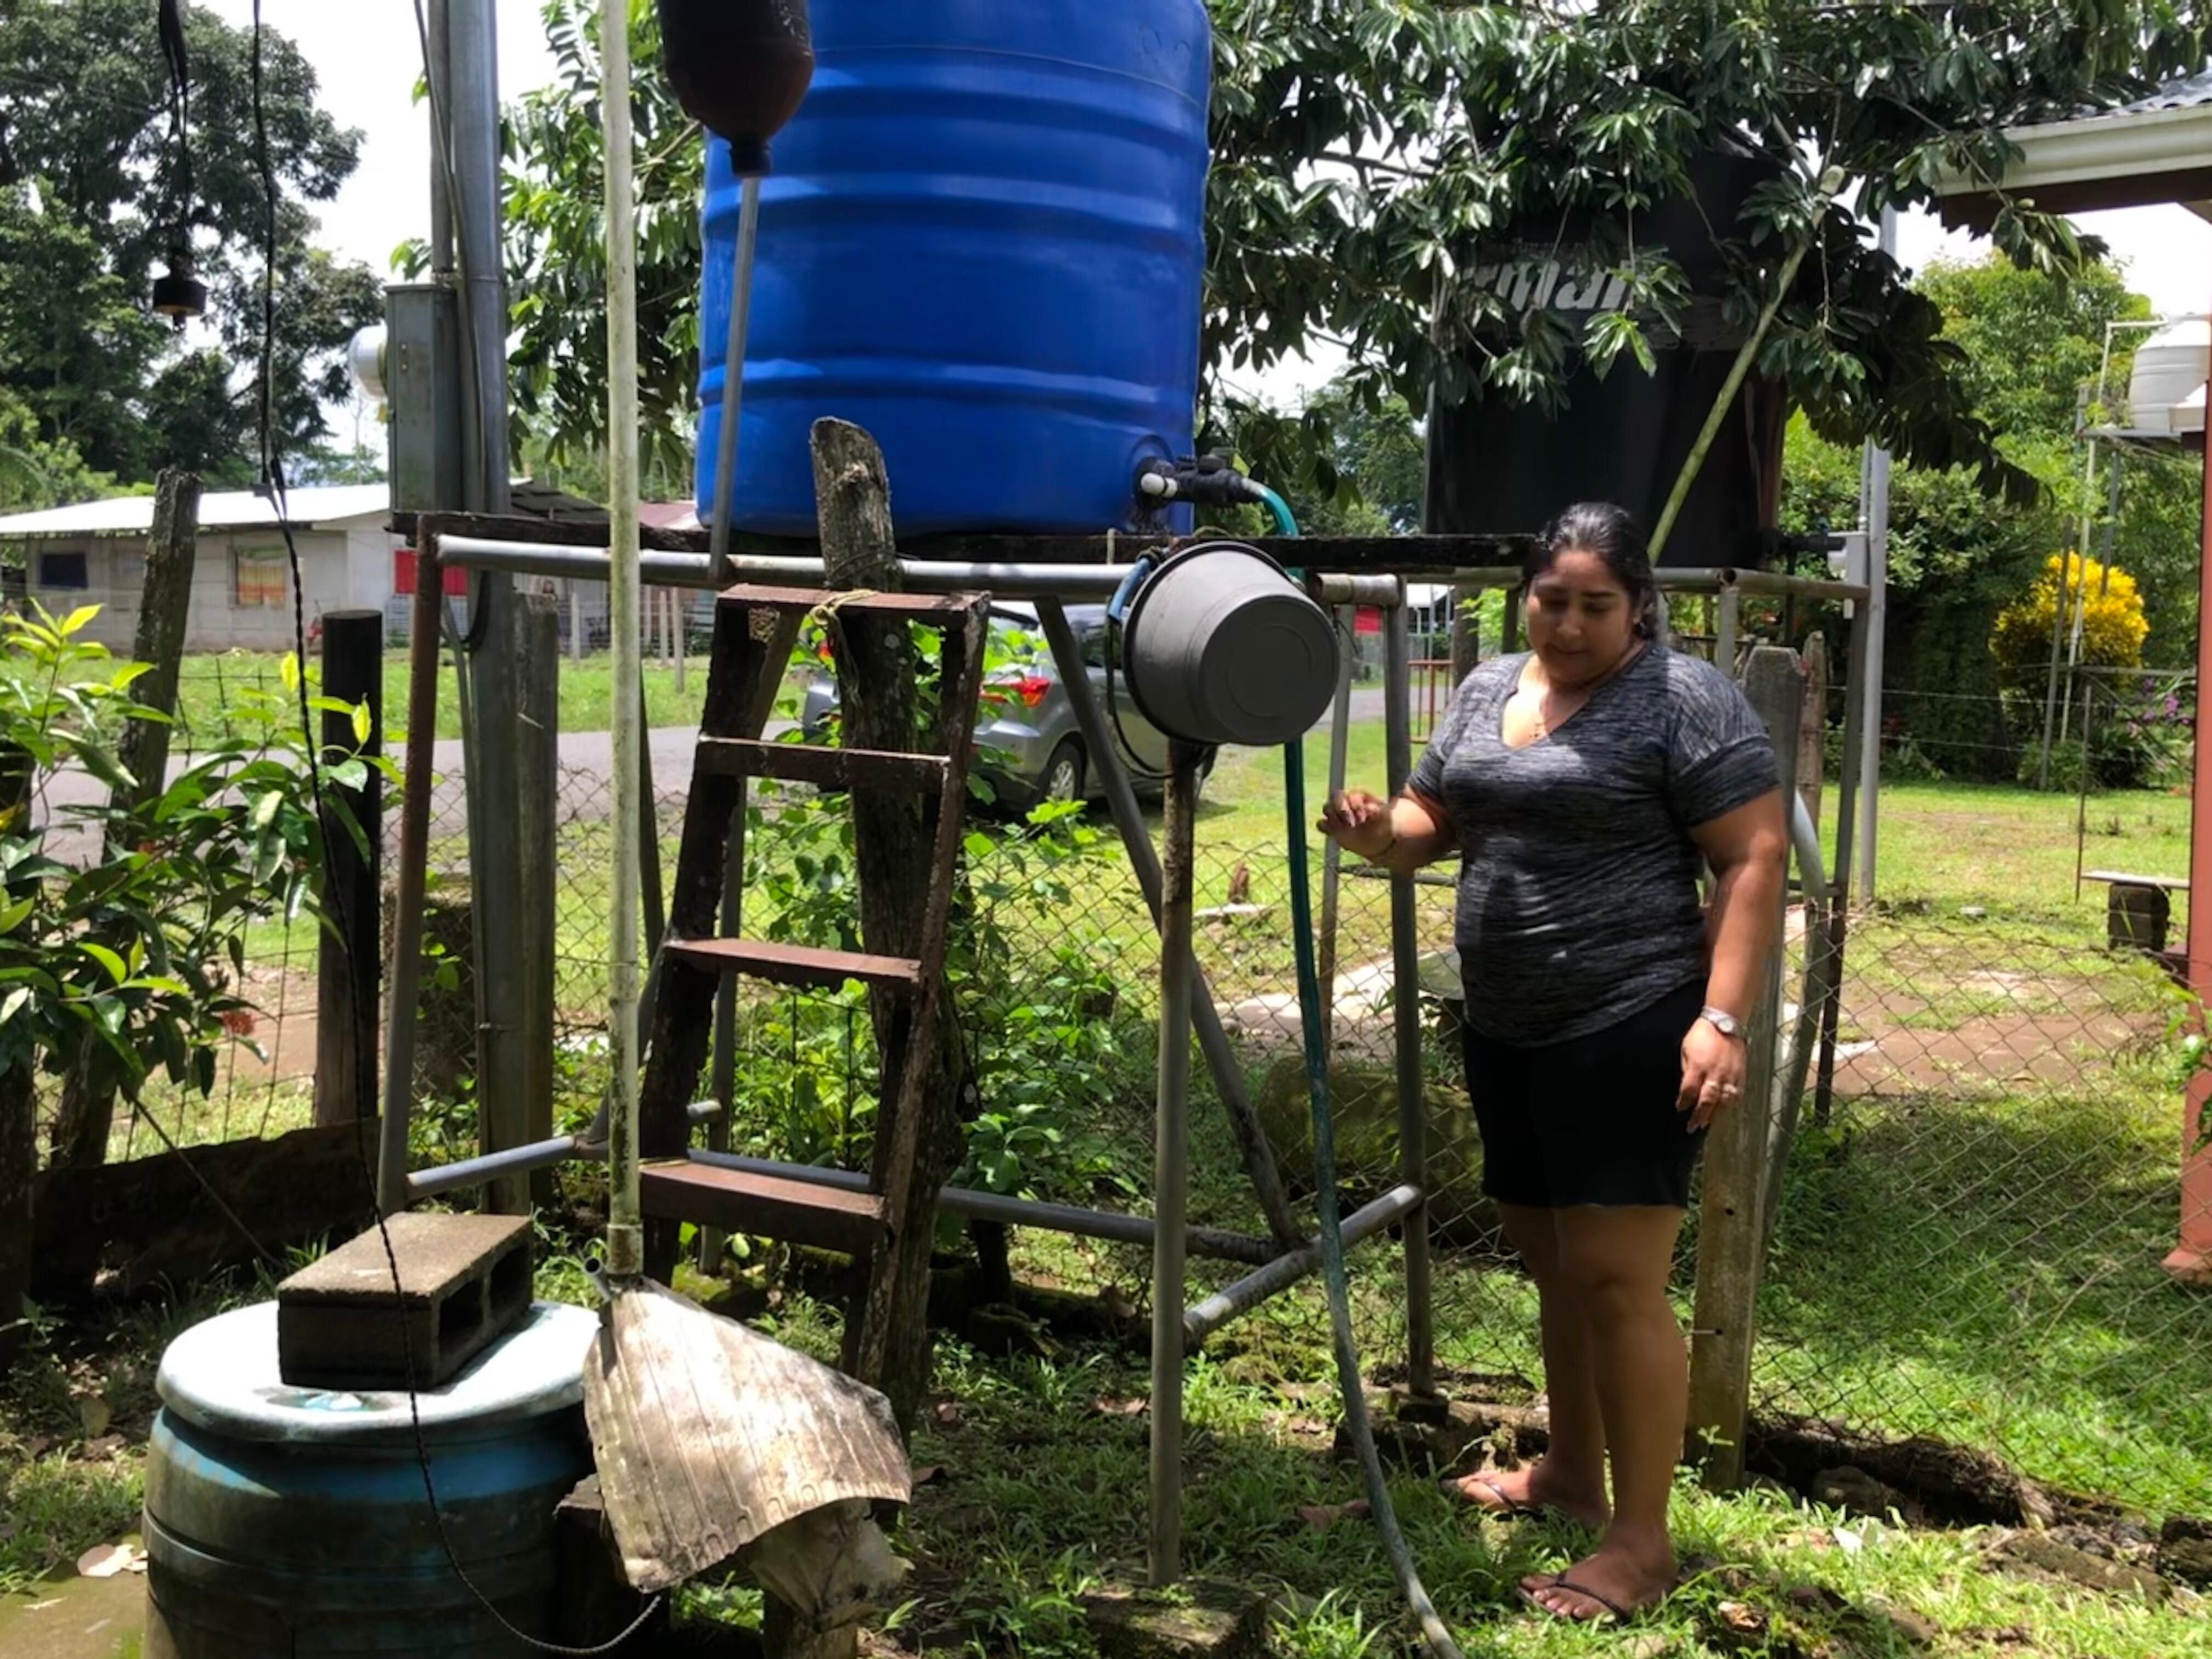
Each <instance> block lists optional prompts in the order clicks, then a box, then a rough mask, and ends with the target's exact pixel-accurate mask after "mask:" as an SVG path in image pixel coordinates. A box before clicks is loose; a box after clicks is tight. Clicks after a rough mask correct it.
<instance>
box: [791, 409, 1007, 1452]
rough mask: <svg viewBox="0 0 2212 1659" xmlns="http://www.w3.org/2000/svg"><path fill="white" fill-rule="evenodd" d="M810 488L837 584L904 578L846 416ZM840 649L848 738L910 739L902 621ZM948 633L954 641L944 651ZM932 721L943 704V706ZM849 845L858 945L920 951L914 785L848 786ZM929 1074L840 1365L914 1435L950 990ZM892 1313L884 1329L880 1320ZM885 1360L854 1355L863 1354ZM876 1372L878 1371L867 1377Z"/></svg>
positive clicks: (862, 437)
mask: <svg viewBox="0 0 2212 1659" xmlns="http://www.w3.org/2000/svg"><path fill="white" fill-rule="evenodd" d="M813 447H814V489H815V495H816V496H817V501H818V505H819V510H820V515H821V526H822V563H823V570H824V572H825V574H826V578H827V580H828V583H829V586H832V587H840V588H868V589H872V590H874V591H877V592H891V591H895V590H896V589H897V588H898V586H900V582H899V572H898V549H897V544H896V542H895V541H894V539H893V537H892V529H891V513H890V481H889V479H888V478H887V477H885V476H884V459H883V453H882V451H880V450H879V449H878V448H877V447H876V441H875V440H874V439H873V438H872V437H870V436H869V435H867V434H866V432H863V431H862V430H861V429H860V428H858V427H856V426H851V425H848V424H847V423H846V422H842V421H830V420H824V421H818V422H816V423H815V426H814V435H813ZM843 621H844V634H845V639H846V641H847V644H848V647H850V648H848V649H843V650H840V651H839V652H838V653H837V678H838V683H839V686H840V688H841V693H842V708H843V709H844V742H845V744H846V746H847V747H848V748H852V749H878V750H898V749H908V750H910V749H914V748H915V747H916V746H917V745H916V738H917V736H918V732H917V730H916V723H915V684H914V667H913V663H912V660H911V659H912V652H911V649H910V647H909V646H908V637H907V628H906V624H905V623H903V622H902V621H898V620H895V619H885V618H883V617H869V616H866V615H865V614H860V613H855V614H854V615H852V616H850V617H846V618H844V619H843ZM950 648H951V647H950V641H949V639H948V649H950ZM938 718H939V720H950V719H951V710H949V709H940V710H939V711H938ZM852 814H853V853H854V864H855V866H857V872H858V874H859V877H860V934H861V938H862V939H863V940H864V941H865V948H866V949H867V950H869V951H874V952H876V953H878V954H879V955H883V956H904V957H911V956H915V955H918V954H919V953H920V951H921V922H922V911H923V906H924V904H925V903H926V902H927V895H928V892H929V886H930V881H931V870H930V854H931V841H932V834H931V831H932V826H931V823H930V821H929V817H928V814H927V812H926V811H924V809H923V805H922V802H921V799H919V798H918V797H915V796H911V795H897V794H890V793H884V792H883V791H881V790H872V789H856V790H854V792H853V794H852ZM940 1015H941V1018H942V1020H943V1022H944V1023H943V1024H941V1025H940V1027H939V1034H938V1040H937V1077H936V1080H935V1084H934V1085H933V1087H932V1088H931V1089H930V1090H929V1091H928V1092H927V1095H926V1097H925V1100H926V1106H925V1110H927V1113H928V1114H929V1121H927V1122H926V1123H924V1124H922V1125H921V1129H920V1133H919V1134H918V1136H917V1137H916V1139H915V1168H914V1172H913V1176H912V1179H911V1181H910V1182H909V1183H908V1194H909V1201H908V1206H907V1209H906V1212H905V1213H904V1214H902V1215H894V1216H892V1217H891V1218H890V1233H891V1236H890V1243H889V1245H888V1246H887V1247H886V1248H885V1249H884V1250H882V1251H880V1252H879V1253H878V1258H877V1262H876V1272H877V1273H878V1275H880V1276H881V1278H882V1279H884V1280H885V1281H887V1282H888V1286H889V1288H888V1291H886V1290H885V1288H884V1285H877V1286H875V1287H874V1288H872V1290H871V1291H870V1293H869V1295H868V1297H867V1298H866V1307H865V1309H864V1310H861V1312H860V1316H859V1317H858V1318H854V1319H850V1320H848V1322H847V1325H846V1330H845V1368H846V1369H847V1370H852V1371H854V1374H855V1375H858V1376H860V1380H861V1381H863V1382H865V1383H870V1384H872V1386H874V1387H876V1388H878V1389H882V1390H883V1392H884V1395H885V1396H886V1397H887V1398H888V1399H889V1400H890V1403H891V1410H892V1413H893V1414H894V1415H895V1416H896V1418H897V1419H898V1425H899V1430H900V1431H901V1432H902V1433H906V1434H910V1433H911V1432H912V1431H913V1426H914V1421H915V1417H916V1415H917V1414H918V1413H919V1412H920V1410H921V1403H922V1401H923V1400H924V1398H925V1397H926V1396H927V1392H928V1387H929V1327H928V1319H927V1311H926V1310H927V1307H928V1303H929V1258H930V1253H931V1249H932V1248H933V1244H934V1243H935V1238H936V1231H937V1193H938V1189H939V1188H940V1187H942V1186H943V1185H944V1184H945V1181H946V1179H947V1178H948V1177H949V1176H951V1173H952V1170H953V1166H954V1165H955V1164H957V1162H958V1161H959V1152H960V1137H959V1133H958V1127H957V1125H958V1114H959V1111H960V1109H961V1107H962V1104H963V1102H964V1101H965V1100H966V1099H967V1097H968V1096H969V1093H970V1092H971V1091H972V1089H973V1086H974V1085H973V1084H972V1082H971V1081H970V1079H969V1076H968V1065H967V1054H966V1051H965V1049H964V1048H963V1045H962V1043H961V1042H960V1038H959V1034H958V1032H957V1030H955V1029H953V1020H954V1014H953V1010H952V1000H951V998H949V997H947V998H945V1000H943V1002H942V1003H941V1005H940ZM875 1024H876V1031H877V1034H878V1038H879V1040H880V1041H881V1043H882V1047H881V1050H880V1052H881V1053H882V1054H883V1062H882V1064H883V1070H884V1076H886V1077H895V1076H896V1075H897V1072H898V1066H899V1058H898V1045H897V1043H896V1041H895V1040H894V1038H895V1033H896V1029H897V1025H898V1020H897V1018H896V1008H895V1005H894V1004H893V1003H892V1002H891V1001H890V1000H889V999H888V998H887V997H884V996H878V998H877V999H876V1000H875ZM893 1139H894V1137H893V1134H892V1130H891V1125H890V1123H889V1122H888V1121H884V1117H883V1116H882V1115H879V1116H878V1121H877V1124H876V1147H877V1152H878V1165H877V1170H876V1175H877V1178H878V1189H881V1188H882V1186H883V1184H884V1176H885V1174H886V1170H884V1165H883V1162H882V1160H883V1157H884V1154H885V1153H886V1152H888V1150H889V1149H890V1146H891V1145H892V1144H893ZM882 1325H888V1328H879V1326H882ZM870 1352H872V1353H875V1354H878V1355H880V1356H881V1364H880V1365H879V1366H875V1365H866V1366H864V1365H861V1364H860V1356H861V1355H863V1354H866V1353H870ZM870 1372H873V1373H874V1374H872V1375H871V1374H869V1373H870Z"/></svg>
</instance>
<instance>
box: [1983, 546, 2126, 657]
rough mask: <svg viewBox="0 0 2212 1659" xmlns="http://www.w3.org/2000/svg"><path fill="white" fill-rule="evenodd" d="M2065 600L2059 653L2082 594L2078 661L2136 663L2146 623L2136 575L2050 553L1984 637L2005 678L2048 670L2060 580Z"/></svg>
mask: <svg viewBox="0 0 2212 1659" xmlns="http://www.w3.org/2000/svg"><path fill="white" fill-rule="evenodd" d="M2062 583H2063V591H2064V592H2065V596H2066V599H2065V602H2066V619H2065V623H2064V624H2063V626H2064V628H2065V630H2066V631H2065V633H2064V634H2063V635H2059V641H2058V643H2059V654H2060V655H2061V656H2062V657H2063V656H2064V655H2065V654H2066V641H2069V640H2070V639H2071V637H2072V635H2073V630H2074V611H2075V606H2076V605H2078V604H2080V603H2081V594H2082V593H2083V592H2085V591H2086V592H2087V594H2088V610H2087V613H2086V614H2085V615H2084V616H2083V617H2082V619H2081V661H2082V662H2083V664H2085V665H2087V666H2090V667H2094V668H2134V667H2136V666H2138V665H2141V663H2142V647H2143V641H2144V640H2145V639H2147V638H2148V636H2149V635H2150V624H2149V623H2148V622H2147V621H2145V620H2144V618H2143V602H2142V592H2141V591H2140V590H2139V589H2138V588H2137V587H2136V579H2135V578H2134V577H2133V576H2130V574H2128V573H2127V572H2126V571H2124V570H2123V569H2121V568H2119V567H2118V565H2114V566H2112V568H2111V569H2110V570H2109V571H2107V570H2106V568H2105V566H2104V565H2102V564H2100V562H2098V561H2096V560H2095V559H2085V558H2081V557H2078V556H2069V555H2066V554H2058V553H2054V554H2053V555H2051V557H2050V558H2049V559H2047V560H2046V561H2045V562H2044V567H2043V574H2042V575H2041V576H2040V577H2039V578H2038V579H2037V580H2036V584H2035V586H2033V587H2032V588H2030V589H2028V591H2027V593H2026V594H2025V595H2024V596H2023V597H2021V598H2020V599H2015V600H2014V601H2013V602H2012V603H2011V604H2010V605H2007V606H2006V607H2005V608H2004V609H2003V610H2002V611H1999V612H1998V613H1997V622H1996V628H1995V629H1993V630H1992V631H1991V633H1990V655H1991V656H1993V657H1995V658H1996V661H1997V665H1998V666H1999V667H2000V668H2001V669H2002V671H2004V673H2005V675H2006V677H2007V678H2009V679H2012V680H2015V681H2025V680H2030V679H2033V678H2036V677H2038V676H2039V675H2041V674H2044V673H2045V672H2048V671H2049V668H2050V664H2051V643H2052V635H2053V633H2054V631H2055V630H2056V629H2057V628H2058V627H2059V626H2060V623H2059V621H2058V611H2057V607H2058V603H2059V593H2060V591H2061V584H2062Z"/></svg>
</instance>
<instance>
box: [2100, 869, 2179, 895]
mask: <svg viewBox="0 0 2212 1659" xmlns="http://www.w3.org/2000/svg"><path fill="white" fill-rule="evenodd" d="M2087 879H2088V880H2090V881H2108V882H2111V883H2112V884H2113V885H2115V886H2117V887H2156V888H2160V889H2162V890H2165V891H2166V892H2169V893H2185V892H2187V891H2188V890H2189V882H2188V878H2186V877H2183V876H2130V875H2127V874H2125V873H2124V872H2121V871H2118V870H2092V871H2090V872H2089V873H2088V876H2087Z"/></svg>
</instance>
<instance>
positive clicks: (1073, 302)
mask: <svg viewBox="0 0 2212 1659" xmlns="http://www.w3.org/2000/svg"><path fill="white" fill-rule="evenodd" d="M811 14H812V19H813V32H814V52H815V58H816V70H815V75H814V84H813V89H812V90H811V92H810V93H809V94H807V97H806V101H805V103H804V104H803V105H802V106H800V108H799V113H798V114H797V116H796V117H794V118H793V120H792V123H791V125H789V126H788V127H787V128H786V129H785V130H784V131H783V133H782V135H781V137H779V138H777V139H776V141H775V145H774V161H775V172H774V173H772V174H771V175H770V176H769V179H768V180H767V183H766V185H764V187H763V191H762V199H761V225H760V253H759V258H758V264H757V275H756V278H755V288H754V300H753V309H752V314H751V318H750V342H749V345H748V349H747V352H746V357H747V363H746V367H745V371H744V373H745V381H744V415H743V416H742V420H741V429H740V431H739V435H738V483H737V489H736V507H735V513H736V522H737V525H738V527H739V528H740V529H744V530H749V531H753V532H758V533H762V534H768V535H787V536H811V534H813V533H814V528H815V504H814V476H813V467H812V462H811V457H810V451H809V435H810V433H811V429H812V427H813V423H814V422H815V421H816V420H817V419H818V418H820V417H822V416H837V417H840V418H842V419H844V420H848V421H853V422H858V423H859V424H860V425H861V426H864V427H866V428H867V429H868V430H869V431H870V432H871V433H872V434H873V435H875V437H876V439H877V441H878V442H879V443H880V444H881V445H882V446H883V449H884V460H885V462H886V464H887V465H888V467H889V470H890V483H891V510H892V514H893V517H894V518H895V519H896V522H897V526H898V529H899V531H900V532H901V533H902V535H907V536H913V535H923V534H930V533H935V532H948V531H991V530H1028V531H1036V532H1051V531H1063V532H1082V531H1091V530H1101V529H1104V528H1106V527H1108V526H1115V525H1121V524H1125V523H1127V521H1128V520H1129V518H1130V515H1131V513H1132V511H1133V506H1132V495H1133V478H1134V477H1135V474H1136V471H1137V469H1138V466H1139V464H1140V463H1141V462H1142V461H1144V460H1145V459H1149V458H1151V457H1154V456H1165V457H1169V458H1170V459H1172V458H1174V457H1176V456H1179V455H1184V454H1188V453H1189V452H1190V449H1191V447H1192V440H1191V426H1192V422H1193V418H1194V407H1195V404H1196V402H1197V396H1198V376H1199V330H1200V284H1201V283H1202V281H1203V278H1204V268H1205V234H1204V220H1205V210H1206V101H1207V96H1208V88H1209V86H1210V84H1211V76H1212V61H1211V52H1212V46H1211V35H1210V32H1209V26H1208V24H1207V21H1206V9H1205V7H1204V5H1203V4H1202V3H1201V0H1115V3H1112V4H1100V3H1097V0H1029V3H1024V4H1022V5H1007V4H1006V3H1004V0H899V3H896V4H885V3H878V0H813V4H812V6H811ZM737 222H738V184H737V181H736V179H734V178H733V177H732V173H731V169H730V163H729V154H728V149H727V147H726V146H725V145H724V144H723V143H720V141H719V140H714V141H711V145H710V151H709V155H708V177H707V205H706V271H705V282H706V285H705V290H704V295H703V304H702V308H701V317H700V338H701V344H702V359H703V372H702V375H701V379H700V392H701V396H702V400H703V409H702V415H701V420H700V430H699V473H698V499H699V510H700V513H702V516H703V515H705V514H706V513H708V512H710V511H711V510H712V506H713V501H714V454H715V445H716V443H717V441H718V439H719V435H720V406H721V398H722V357H723V354H724V341H725V339H726V335H727V331H728V327H729V313H730V302H731V277H732V268H733V264H734V254H735V246H736V238H737Z"/></svg>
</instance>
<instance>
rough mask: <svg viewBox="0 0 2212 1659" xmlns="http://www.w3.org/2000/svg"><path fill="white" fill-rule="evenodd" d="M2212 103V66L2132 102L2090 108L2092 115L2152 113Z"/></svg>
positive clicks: (2200, 107) (2195, 107)
mask: <svg viewBox="0 0 2212 1659" xmlns="http://www.w3.org/2000/svg"><path fill="white" fill-rule="evenodd" d="M2208 104H2212V68H2208V69H2206V70H2203V71H2202V72H2201V73H2198V74H2196V75H2189V76H2183V77H2182V78H2181V79H2180V80H2179V81H2168V82H2166V84H2165V85H2164V86H2162V87H2160V88H2159V89H2158V90H2157V91H2156V92H2154V93H2153V94H2150V96H2149V97H2148V98H2138V99H2136V100H2135V102H2133V103H2131V104H2121V105H2119V106H2117V107H2115V108H2112V109H2108V110H2089V111H2085V112H2084V113H2085V114H2091V115H2151V114H2155V113H2156V112H2159V111H2160V110H2169V109H2202V108H2203V107H2204V106H2206V105H2208Z"/></svg>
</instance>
